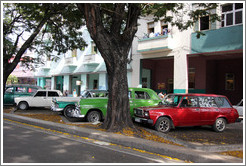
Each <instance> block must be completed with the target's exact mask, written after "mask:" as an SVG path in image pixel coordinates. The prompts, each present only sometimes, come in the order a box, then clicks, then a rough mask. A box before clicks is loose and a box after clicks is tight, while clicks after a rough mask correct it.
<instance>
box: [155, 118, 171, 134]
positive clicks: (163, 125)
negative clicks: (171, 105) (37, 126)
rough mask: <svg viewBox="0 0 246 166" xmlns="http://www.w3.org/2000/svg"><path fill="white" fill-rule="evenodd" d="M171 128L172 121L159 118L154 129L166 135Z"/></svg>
mask: <svg viewBox="0 0 246 166" xmlns="http://www.w3.org/2000/svg"><path fill="white" fill-rule="evenodd" d="M171 126H172V121H171V120H170V119H169V118H167V117H160V118H159V119H158V120H157V122H156V124H155V129H156V130H157V131H160V132H162V133H168V132H169V131H170V129H171Z"/></svg>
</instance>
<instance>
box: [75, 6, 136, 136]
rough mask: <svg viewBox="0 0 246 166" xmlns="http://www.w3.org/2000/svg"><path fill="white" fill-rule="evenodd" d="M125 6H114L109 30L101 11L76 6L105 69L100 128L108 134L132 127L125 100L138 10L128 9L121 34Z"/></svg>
mask: <svg viewBox="0 0 246 166" xmlns="http://www.w3.org/2000/svg"><path fill="white" fill-rule="evenodd" d="M125 5H126V4H115V8H114V11H113V13H112V15H113V16H112V25H111V28H110V30H108V29H106V28H105V27H104V25H103V22H102V17H103V14H102V11H101V10H102V9H100V6H99V5H98V4H77V6H78V8H79V10H80V11H81V12H82V13H83V15H84V16H85V20H86V26H87V29H88V31H89V33H90V36H91V38H92V39H93V41H94V42H95V43H96V46H97V48H98V49H99V51H100V53H101V55H102V57H103V59H104V61H105V64H106V67H107V74H108V88H109V89H108V91H109V97H108V107H107V114H106V118H105V120H104V123H103V127H104V128H105V129H107V130H108V131H121V130H122V129H123V128H128V127H129V128H133V127H134V125H133V122H132V120H131V117H130V105H129V98H128V82H127V62H128V59H127V58H128V53H129V50H130V48H131V44H132V40H133V37H134V35H135V33H136V31H137V19H138V16H139V14H140V9H139V8H138V7H137V6H134V5H129V6H128V8H129V9H128V14H127V23H126V26H125V27H126V28H125V29H124V31H123V33H121V32H122V30H121V29H120V28H121V27H122V26H121V25H122V24H123V17H122V12H123V11H125V9H126V8H125ZM132 9H134V10H132Z"/></svg>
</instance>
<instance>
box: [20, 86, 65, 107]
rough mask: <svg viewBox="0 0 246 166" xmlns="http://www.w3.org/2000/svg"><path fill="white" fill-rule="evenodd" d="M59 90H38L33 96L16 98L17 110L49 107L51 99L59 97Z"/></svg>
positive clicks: (60, 94)
mask: <svg viewBox="0 0 246 166" xmlns="http://www.w3.org/2000/svg"><path fill="white" fill-rule="evenodd" d="M61 96H63V95H62V92H61V91H59V90H38V91H37V92H36V93H35V94H34V95H33V96H28V97H16V98H15V103H16V105H17V107H18V109H21V110H26V109H28V108H29V107H50V106H51V104H52V98H53V97H61Z"/></svg>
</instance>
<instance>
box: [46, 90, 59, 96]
mask: <svg viewBox="0 0 246 166" xmlns="http://www.w3.org/2000/svg"><path fill="white" fill-rule="evenodd" d="M48 97H59V95H58V93H57V92H54V91H50V92H48Z"/></svg>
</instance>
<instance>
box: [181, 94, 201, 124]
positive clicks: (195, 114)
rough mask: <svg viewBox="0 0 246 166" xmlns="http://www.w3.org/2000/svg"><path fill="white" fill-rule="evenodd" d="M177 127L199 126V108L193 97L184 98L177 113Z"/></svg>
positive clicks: (195, 98) (196, 100)
mask: <svg viewBox="0 0 246 166" xmlns="http://www.w3.org/2000/svg"><path fill="white" fill-rule="evenodd" d="M177 116H178V119H179V123H178V126H195V125H199V124H200V108H199V107H198V99H197V97H194V96H189V97H184V98H183V100H182V103H181V104H180V108H179V111H178V115H177Z"/></svg>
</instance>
